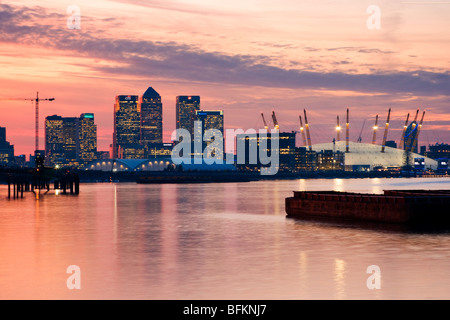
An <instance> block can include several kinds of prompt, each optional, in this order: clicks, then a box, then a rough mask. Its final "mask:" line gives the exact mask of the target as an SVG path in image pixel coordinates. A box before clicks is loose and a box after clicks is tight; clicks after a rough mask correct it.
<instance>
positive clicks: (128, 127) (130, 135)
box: [113, 95, 141, 158]
mask: <svg viewBox="0 0 450 320" xmlns="http://www.w3.org/2000/svg"><path fill="white" fill-rule="evenodd" d="M140 124H141V108H140V104H139V100H138V96H134V95H128V96H127V95H119V96H116V103H115V104H114V135H113V157H114V158H121V157H124V155H123V152H122V151H123V150H124V149H126V150H130V148H131V149H133V148H138V146H139V142H140ZM125 157H126V156H125Z"/></svg>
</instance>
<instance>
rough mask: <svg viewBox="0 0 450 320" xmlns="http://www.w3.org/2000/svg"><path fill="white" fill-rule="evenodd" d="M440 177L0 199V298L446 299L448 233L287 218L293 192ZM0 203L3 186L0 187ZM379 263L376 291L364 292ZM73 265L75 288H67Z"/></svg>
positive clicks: (369, 187) (98, 188)
mask: <svg viewBox="0 0 450 320" xmlns="http://www.w3.org/2000/svg"><path fill="white" fill-rule="evenodd" d="M402 185H407V186H408V188H411V189H417V188H419V187H420V186H426V188H427V189H432V188H436V189H437V188H444V187H447V188H449V187H450V182H449V180H439V179H434V180H432V179H430V180H424V179H407V180H406V181H403V180H402V179H379V180H370V179H354V180H347V179H343V180H333V179H323V180H319V179H317V180H290V181H259V182H251V183H229V184H195V185H175V184H174V185H172V184H167V185H135V184H89V185H83V186H82V187H83V188H82V192H81V193H80V195H79V196H78V197H71V196H63V195H58V196H56V195H42V196H41V199H40V200H39V201H36V200H35V199H34V198H33V197H32V196H30V195H27V196H26V198H25V199H22V200H17V201H5V199H2V198H0V202H1V203H0V205H1V212H0V255H1V257H2V259H1V261H0V288H2V290H0V298H8V299H11V298H55V299H61V298H62V299H66V298H67V299H79V298H85V299H86V298H87V299H91V298H94V299H123V298H125V299H316V298H317V299H383V298H388V299H389V298H394V299H402V298H413V299H422V298H430V297H431V298H440V299H448V298H450V283H449V281H448V279H450V277H449V271H448V270H450V234H449V233H448V232H447V233H446V232H441V233H431V232H409V231H404V230H390V229H388V228H386V225H384V226H382V227H381V226H378V227H368V226H367V225H358V224H356V225H352V224H347V223H343V222H336V223H330V222H329V221H305V220H298V219H292V218H286V216H285V211H284V210H285V209H284V198H285V197H288V196H291V195H292V191H294V190H329V189H338V190H341V191H352V192H376V191H377V190H383V189H385V188H399V186H402ZM1 188H2V187H1V186H0V195H1V192H2V191H4V189H1ZM374 264H375V265H379V266H380V268H381V272H382V279H383V282H382V289H381V290H369V289H368V288H367V286H366V281H367V278H368V276H369V275H368V274H367V273H366V269H367V267H368V266H369V265H374ZM69 265H78V266H80V268H81V272H82V290H79V291H74V290H68V289H67V288H66V287H65V283H66V280H67V277H68V275H67V274H66V268H67V266H69Z"/></svg>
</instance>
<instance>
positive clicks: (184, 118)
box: [176, 96, 200, 136]
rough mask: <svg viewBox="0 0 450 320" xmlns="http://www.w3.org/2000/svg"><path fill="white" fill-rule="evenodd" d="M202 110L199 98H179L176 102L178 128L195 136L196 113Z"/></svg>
mask: <svg viewBox="0 0 450 320" xmlns="http://www.w3.org/2000/svg"><path fill="white" fill-rule="evenodd" d="M199 110H200V97H199V96H178V97H177V100H176V128H177V129H186V130H188V131H189V133H190V134H191V136H192V135H193V134H194V121H195V119H196V116H197V115H196V111H199Z"/></svg>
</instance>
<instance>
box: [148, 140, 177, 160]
mask: <svg viewBox="0 0 450 320" xmlns="http://www.w3.org/2000/svg"><path fill="white" fill-rule="evenodd" d="M172 149H173V143H158V144H155V143H154V144H151V145H146V146H145V158H146V159H151V158H161V157H166V158H167V157H170V156H171V155H172Z"/></svg>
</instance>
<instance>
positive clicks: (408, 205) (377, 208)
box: [286, 190, 450, 226]
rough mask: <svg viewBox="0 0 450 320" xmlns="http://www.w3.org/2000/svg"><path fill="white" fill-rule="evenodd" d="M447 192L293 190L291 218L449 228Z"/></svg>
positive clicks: (288, 207) (289, 204) (289, 203)
mask: <svg viewBox="0 0 450 320" xmlns="http://www.w3.org/2000/svg"><path fill="white" fill-rule="evenodd" d="M449 208H450V190H404V191H403V190H386V191H384V194H363V193H351V192H334V191H332V192H329V191H327V192H321V191H318V192H311V191H294V196H293V197H289V198H286V213H287V215H288V216H292V217H300V218H301V217H303V218H333V219H343V220H353V221H371V222H382V223H396V224H413V225H430V224H431V225H440V226H443V225H448V226H450V210H449Z"/></svg>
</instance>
